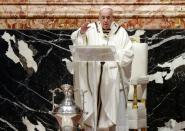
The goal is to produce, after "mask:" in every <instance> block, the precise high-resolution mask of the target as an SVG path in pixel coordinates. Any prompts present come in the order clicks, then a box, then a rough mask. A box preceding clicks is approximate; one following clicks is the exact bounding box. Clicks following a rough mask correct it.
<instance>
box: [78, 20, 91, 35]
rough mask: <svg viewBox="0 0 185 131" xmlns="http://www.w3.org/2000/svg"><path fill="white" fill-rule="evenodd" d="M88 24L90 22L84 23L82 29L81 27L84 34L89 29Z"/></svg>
mask: <svg viewBox="0 0 185 131" xmlns="http://www.w3.org/2000/svg"><path fill="white" fill-rule="evenodd" d="M88 24H89V22H85V23H84V24H82V26H81V29H80V33H81V34H84V33H85V32H86V31H87V30H88V29H89V27H88Z"/></svg>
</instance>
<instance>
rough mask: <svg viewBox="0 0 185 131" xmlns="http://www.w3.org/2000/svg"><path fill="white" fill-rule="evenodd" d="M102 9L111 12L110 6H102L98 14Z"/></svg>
mask: <svg viewBox="0 0 185 131" xmlns="http://www.w3.org/2000/svg"><path fill="white" fill-rule="evenodd" d="M104 9H110V10H111V11H112V12H113V9H112V8H111V7H110V6H107V5H106V6H102V7H101V8H100V12H101V11H102V10H104Z"/></svg>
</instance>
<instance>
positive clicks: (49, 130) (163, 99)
mask: <svg viewBox="0 0 185 131" xmlns="http://www.w3.org/2000/svg"><path fill="white" fill-rule="evenodd" d="M127 31H128V34H129V36H130V37H131V38H132V40H133V41H137V42H145V43H147V44H148V46H149V47H148V53H149V57H148V60H149V61H148V74H149V79H150V82H149V84H148V91H147V109H148V111H147V118H148V127H149V131H156V130H157V127H161V126H164V123H165V122H167V121H169V120H170V119H174V120H176V121H178V122H181V121H185V113H184V110H185V106H184V103H185V99H184V95H185V89H184V83H185V82H184V81H185V75H184V74H185V66H184V63H185V59H184V58H185V57H184V52H185V44H184V41H185V31H184V30H146V29H145V30H127ZM71 32H72V30H0V88H1V90H0V107H1V108H0V129H1V130H6V131H7V130H8V131H9V130H10V131H11V130H20V131H21V130H26V129H27V130H28V131H29V130H31V129H34V128H35V130H36V129H37V130H42V131H45V130H46V131H57V129H58V124H57V120H56V119H55V118H54V117H53V115H52V114H51V111H52V109H53V103H52V93H51V90H54V89H56V88H58V87H59V86H60V85H61V84H72V80H73V79H72V74H70V73H69V72H68V70H67V68H66V61H69V60H71V53H70V52H69V45H71V44H72V43H71V40H70V34H71ZM62 98H63V94H60V93H57V94H56V97H55V104H58V103H59V102H60V101H61V100H62Z"/></svg>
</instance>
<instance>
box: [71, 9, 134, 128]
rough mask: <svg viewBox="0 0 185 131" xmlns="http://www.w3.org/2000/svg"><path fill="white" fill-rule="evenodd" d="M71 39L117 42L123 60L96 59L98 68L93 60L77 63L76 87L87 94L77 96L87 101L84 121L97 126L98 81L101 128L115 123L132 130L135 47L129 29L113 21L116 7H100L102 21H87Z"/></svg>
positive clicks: (84, 42) (101, 43) (78, 42)
mask: <svg viewBox="0 0 185 131" xmlns="http://www.w3.org/2000/svg"><path fill="white" fill-rule="evenodd" d="M71 39H72V41H73V44H74V45H81V46H88V45H97V46H114V47H115V49H116V54H117V55H118V59H119V62H114V61H110V62H96V69H95V67H94V66H92V64H91V63H90V62H83V63H79V64H76V65H75V66H76V67H75V68H76V69H75V87H76V88H79V89H80V91H81V92H85V93H84V97H83V95H79V96H78V97H76V98H75V99H79V100H80V101H81V104H82V103H83V107H84V112H85V113H84V115H83V121H84V124H85V125H86V126H87V127H93V114H94V108H93V93H94V92H93V88H94V87H93V85H94V84H95V85H96V89H97V126H98V128H109V127H112V126H115V127H116V130H117V131H118V130H119V131H126V130H128V123H127V120H126V119H127V113H126V102H127V93H128V88H129V79H130V74H131V68H130V67H131V63H132V59H133V49H132V43H131V40H130V39H129V36H128V34H127V32H126V31H125V29H124V28H122V27H121V26H119V25H118V24H117V23H115V22H114V21H113V10H112V9H111V8H109V7H104V8H102V9H101V10H100V14H99V21H97V22H94V23H85V24H83V25H82V26H81V28H79V29H78V30H76V31H74V32H73V33H72V35H71ZM95 72H96V73H95ZM92 73H95V74H97V77H96V83H93V82H94V81H93V78H92ZM81 107H82V106H81Z"/></svg>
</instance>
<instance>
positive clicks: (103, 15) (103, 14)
mask: <svg viewBox="0 0 185 131" xmlns="http://www.w3.org/2000/svg"><path fill="white" fill-rule="evenodd" d="M99 21H100V22H101V25H102V27H103V29H110V26H111V23H112V21H113V12H112V10H111V9H106V8H105V9H103V10H101V11H100V14H99Z"/></svg>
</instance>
